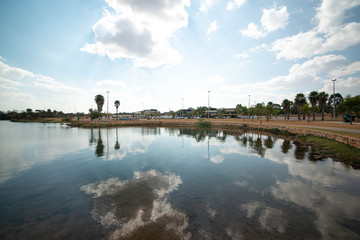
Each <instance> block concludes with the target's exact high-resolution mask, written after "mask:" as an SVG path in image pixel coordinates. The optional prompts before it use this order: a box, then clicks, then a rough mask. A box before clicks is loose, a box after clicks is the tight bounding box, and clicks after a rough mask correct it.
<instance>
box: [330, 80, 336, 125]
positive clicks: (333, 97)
mask: <svg viewBox="0 0 360 240" xmlns="http://www.w3.org/2000/svg"><path fill="white" fill-rule="evenodd" d="M331 81H332V82H333V118H334V117H335V82H336V79H333V80H331Z"/></svg>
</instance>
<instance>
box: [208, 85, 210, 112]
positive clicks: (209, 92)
mask: <svg viewBox="0 0 360 240" xmlns="http://www.w3.org/2000/svg"><path fill="white" fill-rule="evenodd" d="M209 115H210V91H208V118H209Z"/></svg>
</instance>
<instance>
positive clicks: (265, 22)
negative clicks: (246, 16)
mask: <svg viewBox="0 0 360 240" xmlns="http://www.w3.org/2000/svg"><path fill="white" fill-rule="evenodd" d="M288 18H289V13H288V12H287V8H286V7H285V6H283V7H281V8H280V7H279V8H277V7H273V8H270V9H264V10H263V15H262V17H261V25H262V26H261V27H260V28H259V27H258V25H256V24H255V23H250V24H249V25H248V27H247V29H243V30H240V32H241V34H242V35H243V36H247V37H251V38H255V39H258V38H262V37H266V35H267V34H268V33H269V32H273V31H275V30H278V29H280V28H284V27H285V26H286V24H287V21H288Z"/></svg>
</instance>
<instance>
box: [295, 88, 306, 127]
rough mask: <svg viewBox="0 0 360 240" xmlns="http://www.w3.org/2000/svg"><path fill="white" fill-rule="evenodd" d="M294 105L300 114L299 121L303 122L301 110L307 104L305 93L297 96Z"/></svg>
mask: <svg viewBox="0 0 360 240" xmlns="http://www.w3.org/2000/svg"><path fill="white" fill-rule="evenodd" d="M294 104H295V106H296V109H297V112H298V119H299V120H301V117H300V115H301V108H302V106H304V105H305V104H306V98H305V95H304V94H303V93H298V94H296V96H295V99H294ZM304 119H305V115H304Z"/></svg>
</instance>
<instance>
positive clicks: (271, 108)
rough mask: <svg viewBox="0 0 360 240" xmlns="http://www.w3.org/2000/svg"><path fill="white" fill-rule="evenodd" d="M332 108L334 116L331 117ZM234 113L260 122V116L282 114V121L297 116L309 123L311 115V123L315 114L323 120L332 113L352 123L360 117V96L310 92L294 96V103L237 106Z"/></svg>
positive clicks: (286, 101)
mask: <svg viewBox="0 0 360 240" xmlns="http://www.w3.org/2000/svg"><path fill="white" fill-rule="evenodd" d="M334 107H335V114H336V115H335V116H333V108H334ZM236 111H237V113H239V114H242V115H248V116H253V115H258V116H259V117H260V121H261V116H266V119H267V120H268V119H269V118H271V116H272V115H275V116H276V117H277V115H278V114H283V115H284V119H290V114H297V116H298V120H305V119H306V116H307V117H308V121H310V116H311V114H312V118H313V121H315V115H316V113H321V120H324V118H325V113H332V117H337V115H338V114H347V115H348V116H349V120H350V122H351V123H352V120H353V118H354V117H357V118H358V119H359V117H360V95H357V96H355V97H351V95H348V96H346V97H345V98H343V97H342V95H341V94H340V93H336V94H333V95H330V96H329V94H327V93H326V92H317V91H312V92H310V93H309V95H308V96H307V97H306V96H305V94H303V93H298V94H296V96H295V98H294V101H291V100H289V99H284V100H283V101H282V103H281V105H279V104H273V103H272V102H268V103H267V104H266V105H265V104H264V103H258V104H256V105H255V106H253V107H250V108H247V107H245V106H242V105H241V104H238V105H237V106H236Z"/></svg>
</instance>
